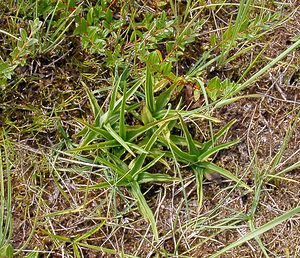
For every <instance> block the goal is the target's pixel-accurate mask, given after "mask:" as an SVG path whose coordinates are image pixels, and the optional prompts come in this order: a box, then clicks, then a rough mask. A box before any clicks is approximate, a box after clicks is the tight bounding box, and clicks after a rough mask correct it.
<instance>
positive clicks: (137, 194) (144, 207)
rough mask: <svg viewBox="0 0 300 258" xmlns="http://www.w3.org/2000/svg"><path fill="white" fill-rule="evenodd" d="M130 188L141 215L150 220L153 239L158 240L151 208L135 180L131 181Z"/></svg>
mask: <svg viewBox="0 0 300 258" xmlns="http://www.w3.org/2000/svg"><path fill="white" fill-rule="evenodd" d="M130 190H131V193H132V195H133V196H134V198H135V199H136V201H137V204H138V207H139V210H140V212H141V214H142V215H143V217H144V218H145V219H146V220H148V221H149V222H150V225H151V228H152V231H153V235H154V238H155V240H156V241H158V231H157V227H156V222H155V218H154V215H153V212H152V210H151V209H150V207H149V206H148V204H147V201H146V199H145V197H144V195H143V194H142V192H141V189H140V186H139V185H138V183H137V182H132V183H131V184H130Z"/></svg>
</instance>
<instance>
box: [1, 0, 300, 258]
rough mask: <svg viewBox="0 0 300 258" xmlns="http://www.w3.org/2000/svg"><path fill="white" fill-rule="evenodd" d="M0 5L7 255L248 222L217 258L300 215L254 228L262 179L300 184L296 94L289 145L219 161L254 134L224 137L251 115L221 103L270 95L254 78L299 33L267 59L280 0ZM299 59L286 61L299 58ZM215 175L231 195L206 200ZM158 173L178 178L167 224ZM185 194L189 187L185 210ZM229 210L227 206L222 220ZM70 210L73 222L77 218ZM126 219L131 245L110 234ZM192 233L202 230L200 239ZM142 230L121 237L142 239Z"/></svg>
mask: <svg viewBox="0 0 300 258" xmlns="http://www.w3.org/2000/svg"><path fill="white" fill-rule="evenodd" d="M276 7H277V9H276ZM0 8H1V9H3V10H4V11H3V14H0V19H1V28H0V39H1V42H2V47H1V48H0V91H1V101H2V103H1V104H0V112H2V114H1V117H2V118H1V120H0V125H1V129H0V130H1V138H0V184H1V185H0V189H1V200H0V201H1V208H0V256H1V257H2V256H3V257H13V256H14V257H17V256H20V257H25V255H27V256H26V257H40V256H39V253H44V255H45V257H51V255H53V254H55V253H59V254H60V255H64V254H67V257H89V255H90V254H91V255H92V254H95V253H96V255H99V254H102V253H105V254H106V255H109V254H110V255H113V256H116V255H120V257H150V256H151V255H152V254H155V255H156V256H157V257H190V256H192V255H193V254H194V255H195V252H196V251H195V250H197V249H198V248H201V246H202V245H204V244H205V243H207V242H209V241H216V242H218V241H219V240H217V238H216V239H215V237H217V236H218V235H219V234H222V233H224V232H227V230H234V229H239V227H240V225H247V229H248V230H249V233H247V234H245V235H244V236H242V237H241V238H240V239H239V240H236V241H235V242H233V243H232V241H230V242H228V243H225V245H227V247H224V248H215V249H213V252H214V253H211V252H210V251H208V252H207V254H201V255H206V256H207V255H211V257H219V256H221V255H223V254H224V253H225V252H227V251H229V250H231V249H233V248H236V247H238V246H240V245H242V244H244V243H246V242H247V243H248V241H249V240H251V239H255V241H256V243H257V245H258V247H259V250H260V251H261V252H262V254H264V255H265V257H268V255H273V254H274V252H273V251H272V250H270V249H268V248H267V247H266V245H265V243H264V241H263V240H262V238H261V236H262V235H263V233H265V232H267V231H269V230H271V229H273V228H274V227H276V226H277V225H279V224H280V223H282V222H284V221H285V220H287V219H289V218H291V217H292V216H294V215H296V214H297V213H299V206H297V207H292V208H290V209H289V210H284V213H283V212H281V214H280V215H279V214H278V216H277V217H275V218H274V217H273V218H272V220H270V221H269V222H267V223H265V224H264V225H260V226H259V227H257V226H256V223H255V216H256V214H257V212H258V207H259V205H260V197H261V195H262V194H263V191H265V189H266V187H268V186H269V185H272V187H275V186H278V187H279V188H280V182H285V181H289V182H294V183H297V182H298V181H297V180H296V179H295V180H294V179H289V178H286V177H285V176H286V174H287V173H289V172H291V171H294V170H295V169H298V168H299V167H300V163H299V161H296V162H292V163H291V164H285V162H284V161H283V159H284V158H285V151H286V150H287V149H288V145H289V144H290V143H291V140H292V136H293V134H294V132H295V131H296V130H297V126H298V119H299V114H300V113H299V111H298V110H297V109H299V102H297V101H295V103H296V104H298V106H297V107H295V108H294V110H292V111H289V115H290V116H291V117H292V119H289V123H290V127H289V128H288V130H287V133H286V134H285V137H284V139H283V140H282V141H283V143H282V145H281V147H280V148H279V150H278V152H277V153H276V154H275V156H274V158H272V159H271V160H270V161H269V162H266V163H268V166H267V167H263V168H261V167H260V166H259V164H258V163H259V161H258V157H257V156H258V154H257V151H253V153H250V151H249V154H252V155H251V156H250V157H249V159H250V160H251V162H250V164H243V165H244V167H239V168H238V169H234V168H233V167H232V166H231V167H225V166H224V165H223V164H222V162H220V159H219V160H218V155H224V153H225V154H226V153H228V152H226V151H228V149H230V148H232V147H234V146H236V145H239V144H240V142H241V141H242V140H244V139H243V136H242V135H238V137H235V138H234V139H232V138H231V139H228V138H227V135H228V134H230V132H231V131H232V130H235V129H233V128H234V127H235V128H237V127H239V126H241V124H239V123H241V120H240V118H239V117H234V118H233V119H232V118H231V119H228V120H226V119H223V118H222V116H220V115H219V113H218V112H220V110H222V108H224V107H226V108H230V104H235V103H237V102H238V101H239V100H249V101H250V100H253V99H254V100H257V101H263V100H262V99H264V97H265V96H264V95H263V94H260V93H257V92H254V93H253V92H251V91H248V92H247V90H248V88H249V87H253V85H254V83H256V82H257V81H259V80H260V79H261V78H262V77H263V76H265V75H266V74H267V73H270V71H271V69H272V68H274V67H277V66H285V65H286V63H288V62H286V61H285V60H286V58H287V57H289V55H291V54H292V53H294V51H295V50H296V49H297V48H298V47H300V39H299V37H298V36H297V35H293V38H291V39H290V44H287V45H285V46H284V47H283V48H282V49H280V51H278V52H277V53H276V56H275V57H272V59H271V60H269V59H268V58H267V56H268V55H267V54H266V53H267V50H268V47H269V45H268V44H269V43H268V37H269V35H271V34H272V33H273V32H274V31H275V30H276V29H279V28H281V27H282V26H284V24H285V23H287V22H289V17H288V16H287V15H285V14H284V13H283V11H282V13H281V11H279V10H284V8H285V6H280V3H271V2H270V3H269V1H261V2H259V3H256V1H251V0H248V1H247V0H242V1H240V2H239V3H229V2H226V1H213V2H211V3H209V4H208V3H206V2H205V1H193V0H188V1H173V0H170V1H153V3H152V4H151V5H146V4H145V3H143V1H91V2H89V1H86V2H85V1H75V0H68V1H52V0H41V1H33V0H30V1H8V2H7V3H0ZM280 8H282V9H280ZM297 11H298V9H295V10H294V12H293V13H292V14H291V15H295V14H296V12H297ZM220 17H222V19H221V18H220ZM212 28H213V29H212ZM249 52H251V53H252V54H251V58H249V57H248V54H249ZM245 60H246V61H247V62H244V61H245ZM292 61H293V60H292ZM292 61H291V62H290V63H288V65H287V67H292V68H293V66H294V68H293V69H294V70H293V72H294V71H296V70H297V64H295V65H294V64H293V62H292ZM298 63H299V62H298ZM234 67H235V68H234ZM236 67H238V68H236ZM231 70H232V71H233V72H234V75H232V74H231V72H230V71H231ZM214 71H216V72H214ZM227 71H229V72H227ZM242 91H243V93H241V92H242ZM242 94H243V95H242ZM284 100H286V99H284ZM241 109H242V108H241ZM295 113H296V114H297V115H295ZM249 130H250V129H249ZM257 148H259V146H257ZM254 149H255V148H254ZM20 150H21V151H20ZM22 152H24V153H22ZM227 155H228V154H227ZM266 160H267V159H266ZM249 171H250V174H249ZM190 172H193V173H190ZM252 172H253V173H252ZM251 173H252V174H251ZM216 174H218V175H219V176H218V177H217V178H219V179H218V180H220V178H221V179H222V181H224V182H223V183H222V184H223V186H224V187H223V189H221V190H220V191H219V192H218V193H217V192H216V193H215V194H216V195H215V196H218V195H219V194H223V193H225V195H224V198H222V200H221V201H220V202H219V203H217V204H216V205H214V206H213V207H212V208H210V210H207V209H206V207H205V205H204V201H205V199H206V198H211V197H212V196H210V197H206V188H207V187H206V186H207V184H210V183H208V182H210V181H212V183H214V181H215V180H214V177H216ZM12 178H13V179H14V180H12ZM223 179H224V180H223ZM298 183H299V182H298ZM24 185H25V186H24ZM157 185H159V186H160V187H164V189H166V188H167V187H173V188H172V196H171V197H170V196H169V197H168V198H170V199H171V201H170V203H172V207H171V206H170V207H169V209H170V210H171V209H173V211H172V216H173V217H172V218H171V220H172V221H171V222H170V223H171V226H172V230H169V231H168V230H167V229H164V228H163V227H162V225H160V224H159V223H160V222H159V216H160V211H159V209H160V207H161V205H162V202H163V200H164V199H165V198H166V196H167V194H166V192H165V193H164V195H163V197H161V199H160V200H161V203H155V200H153V198H151V197H150V198H148V195H151V194H153V195H157V196H158V195H160V194H162V190H159V191H157V192H156V191H155V190H153V189H155V187H156V186H157ZM190 187H192V190H191V189H190ZM23 188H24V189H26V190H24V192H23V190H21V189H23ZM145 189H146V190H145ZM161 189H162V188H161ZM18 191H20V192H18ZM165 191H166V190H165ZM266 191H267V190H266ZM175 192H180V194H181V198H180V201H179V202H178V203H177V204H176V205H177V206H176V209H175V208H174V207H175V206H174V205H175V204H174V203H173V202H175V196H176V195H178V193H176V194H175ZM192 193H194V194H195V195H196V197H195V198H196V199H197V201H196V209H195V210H193V211H192V210H191V209H192V208H191V203H193V198H194V196H193V194H192ZM233 193H235V194H238V195H239V196H251V198H250V201H249V204H248V206H250V207H251V208H250V210H244V211H240V210H239V211H238V210H234V209H232V208H229V207H228V208H227V207H226V206H227V205H228V203H230V202H229V201H228V200H229V199H230V198H232V197H231V196H232V194H233ZM14 198H15V201H14ZM213 198H215V197H213ZM154 199H155V197H154ZM20 201H21V202H23V203H24V207H23V206H22V204H19V203H17V202H20ZM227 201H228V202H227ZM154 203H155V205H154ZM13 207H14V208H13ZM14 209H15V210H14ZM222 209H224V210H225V211H228V212H230V216H229V217H224V218H222V215H221V214H222ZM182 210H184V212H182ZM174 211H176V212H178V214H176V213H175V215H174V214H173V213H174ZM182 213H186V214H184V215H182ZM140 215H141V217H142V221H143V222H140V221H141V220H140V219H141V218H139V216H140ZM15 216H16V217H15ZM181 216H184V217H185V219H186V220H185V221H184V223H181V219H182V217H181ZM220 216H221V217H220ZM14 217H15V218H14ZM17 217H18V218H17ZM137 218H138V219H137ZM72 219H74V221H76V223H77V224H76V223H75V222H74V223H75V224H76V225H75V226H74V225H70V224H68V223H67V222H66V221H68V220H70V221H72ZM85 219H86V220H85ZM165 219H166V220H169V219H170V218H165ZM214 219H216V220H215V221H214ZM15 220H18V221H24V229H23V231H24V232H25V233H23V235H24V236H23V239H22V240H16V239H17V235H18V234H19V233H18V231H20V228H19V227H15V229H16V231H14V227H13V225H14V221H15ZM81 220H83V221H81ZM125 220H128V221H129V225H127V224H126V223H127V222H126V223H125V222H124V223H123V222H122V221H125ZM137 221H138V222H137ZM81 223H83V224H81ZM84 223H85V224H84ZM122 223H123V224H122ZM130 223H131V224H130ZM143 223H144V224H143ZM145 223H146V225H145ZM135 225H138V227H141V228H142V230H141V231H138V230H136V229H135V227H136V226H135ZM148 225H149V227H148ZM81 227H82V228H81ZM17 228H18V230H17ZM121 230H122V231H124V232H125V231H126V230H128V231H130V230H133V232H134V233H133V234H136V235H137V237H138V239H139V240H138V241H137V242H138V243H134V246H135V248H136V250H131V251H130V248H129V249H128V248H127V247H125V246H120V243H119V242H118V240H116V239H115V238H114V237H115V235H114V234H116V232H118V231H121ZM189 232H197V234H198V233H199V234H200V235H201V234H202V233H203V235H201V237H199V239H200V240H199V239H198V240H197V241H195V240H191V239H190V238H189ZM123 234H126V233H123ZM131 234H132V233H131ZM123 237H124V236H123ZM131 237H132V240H130V236H129V239H127V240H126V241H133V242H134V241H136V240H135V239H134V238H135V236H133V235H131ZM169 239H171V240H172V241H171V242H172V245H173V248H172V249H171V250H169V249H168V248H167V247H166V245H165V243H167V241H168V240H169ZM122 241H123V240H122ZM126 241H124V242H126ZM124 242H122V243H124ZM182 243H184V245H185V250H182V247H181V246H182ZM35 246H36V247H35ZM144 246H147V248H146V247H144ZM220 247H222V245H220ZM250 247H251V245H250ZM144 248H145V250H146V251H145V250H144ZM250 249H251V248H250ZM248 255H249V254H248ZM97 257H98V256H97Z"/></svg>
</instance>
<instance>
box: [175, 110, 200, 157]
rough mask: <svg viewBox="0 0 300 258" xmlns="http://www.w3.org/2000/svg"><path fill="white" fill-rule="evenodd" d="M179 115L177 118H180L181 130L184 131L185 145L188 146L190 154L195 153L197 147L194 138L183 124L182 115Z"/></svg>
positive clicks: (196, 152)
mask: <svg viewBox="0 0 300 258" xmlns="http://www.w3.org/2000/svg"><path fill="white" fill-rule="evenodd" d="M178 117H179V120H180V123H181V127H182V129H183V132H184V136H185V139H186V142H187V146H188V150H189V152H190V154H192V155H197V154H198V152H199V151H198V149H197V147H196V145H195V143H194V140H193V138H192V136H191V134H190V132H189V130H188V128H187V126H186V124H185V122H184V121H183V119H182V117H181V116H180V115H178Z"/></svg>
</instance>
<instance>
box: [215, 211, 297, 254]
mask: <svg viewBox="0 0 300 258" xmlns="http://www.w3.org/2000/svg"><path fill="white" fill-rule="evenodd" d="M297 213H300V206H298V207H296V208H294V209H292V210H289V211H287V212H285V213H284V214H282V215H280V216H278V217H276V218H275V219H273V220H271V221H269V222H268V223H266V224H264V225H262V226H261V227H259V228H257V229H255V230H254V231H252V232H251V233H248V234H247V235H245V236H244V237H242V238H240V239H239V240H237V241H235V242H234V243H232V244H230V245H228V246H226V247H225V248H223V249H222V250H220V251H218V252H217V253H215V254H213V255H211V256H210V258H216V257H219V256H221V255H222V254H224V253H225V252H227V251H229V250H231V249H233V248H235V247H237V246H239V245H241V244H243V243H245V242H247V241H249V240H251V239H253V238H255V237H257V236H259V235H261V234H263V233H265V232H267V231H268V230H270V229H272V228H274V227H276V226H277V225H279V224H281V223H282V222H284V221H286V220H288V219H289V218H291V217H293V216H294V215H296V214H297Z"/></svg>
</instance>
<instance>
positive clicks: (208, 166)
mask: <svg viewBox="0 0 300 258" xmlns="http://www.w3.org/2000/svg"><path fill="white" fill-rule="evenodd" d="M197 166H199V167H201V168H205V169H206V171H205V172H208V173H209V172H210V171H214V172H217V173H219V174H221V175H222V176H224V177H227V178H228V179H230V180H232V181H234V182H236V183H238V184H239V185H241V186H243V187H244V188H246V189H248V190H249V191H251V192H252V189H251V188H250V187H249V186H248V185H247V184H245V183H244V182H243V181H242V180H241V179H239V178H237V177H236V176H235V175H234V174H232V173H231V172H230V171H228V170H226V169H224V168H221V167H218V166H217V165H215V164H213V163H210V162H201V163H199V164H197Z"/></svg>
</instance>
